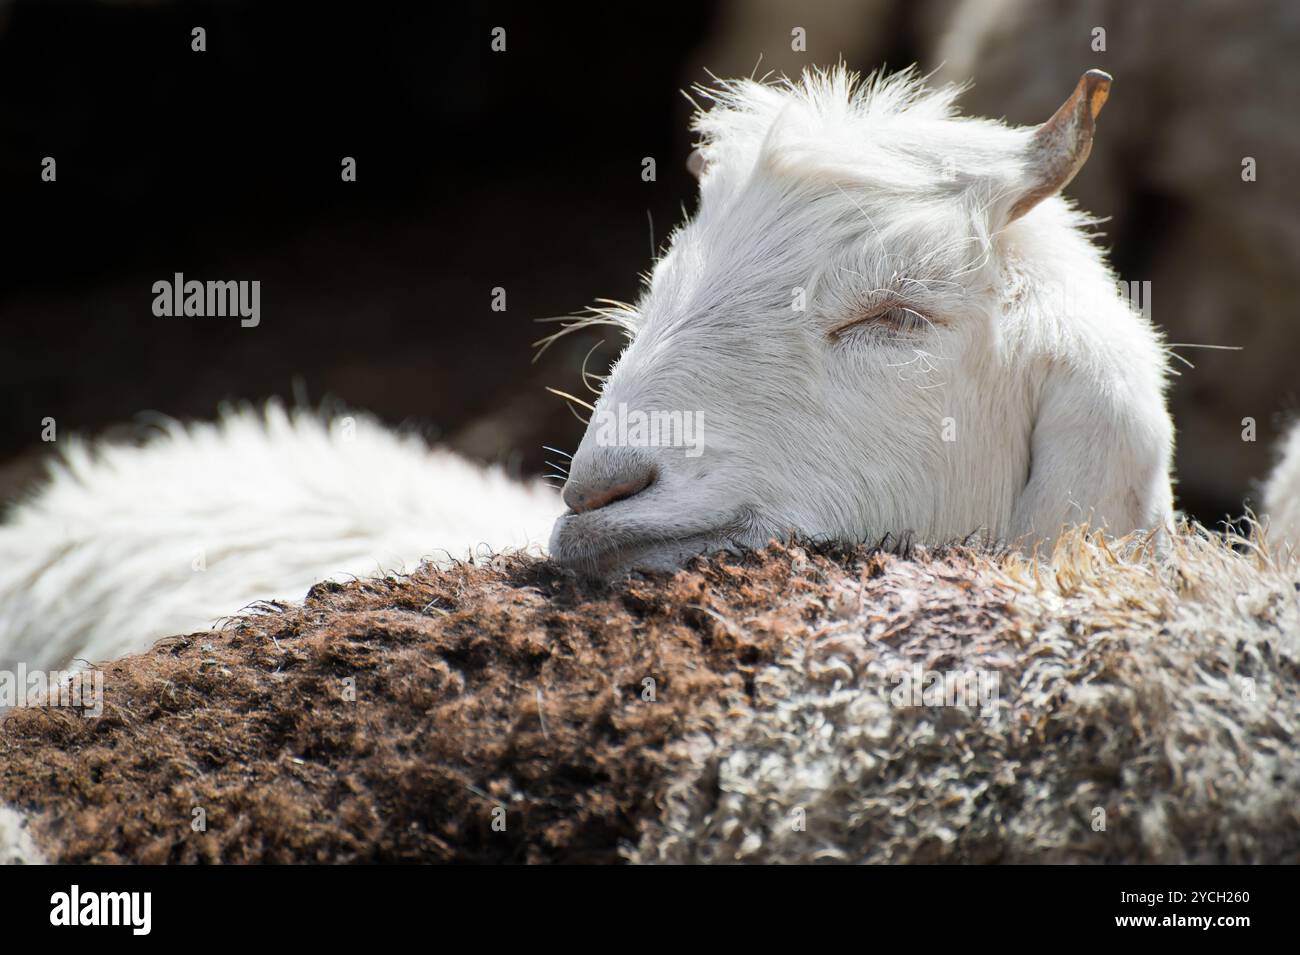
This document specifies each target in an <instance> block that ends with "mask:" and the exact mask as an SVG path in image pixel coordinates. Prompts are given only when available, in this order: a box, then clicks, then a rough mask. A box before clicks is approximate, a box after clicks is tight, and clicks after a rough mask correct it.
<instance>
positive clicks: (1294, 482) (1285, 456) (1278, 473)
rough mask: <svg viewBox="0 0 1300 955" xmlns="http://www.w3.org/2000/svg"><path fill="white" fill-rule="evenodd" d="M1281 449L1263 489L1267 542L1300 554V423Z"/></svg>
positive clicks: (1279, 548) (1293, 428) (1280, 548)
mask: <svg viewBox="0 0 1300 955" xmlns="http://www.w3.org/2000/svg"><path fill="white" fill-rule="evenodd" d="M1279 447H1280V457H1279V460H1278V462H1277V466H1276V467H1275V468H1274V469H1273V473H1272V474H1271V475H1270V476H1269V479H1268V483H1267V484H1266V485H1265V486H1264V509H1265V513H1266V514H1267V515H1268V532H1269V539H1270V540H1271V541H1273V544H1274V546H1275V547H1276V548H1277V549H1278V550H1279V551H1286V550H1288V549H1289V550H1291V551H1294V552H1295V553H1300V423H1298V424H1296V425H1293V426H1292V428H1291V431H1290V433H1289V434H1288V435H1287V436H1286V438H1285V439H1284V440H1283V442H1282V444H1281V445H1280V446H1279Z"/></svg>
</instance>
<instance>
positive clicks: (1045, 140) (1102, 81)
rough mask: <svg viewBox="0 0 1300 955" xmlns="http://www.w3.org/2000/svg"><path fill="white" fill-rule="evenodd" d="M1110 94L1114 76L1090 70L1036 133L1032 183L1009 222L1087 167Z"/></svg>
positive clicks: (1030, 156) (1030, 159) (1030, 160)
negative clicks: (1085, 164) (1099, 118)
mask: <svg viewBox="0 0 1300 955" xmlns="http://www.w3.org/2000/svg"><path fill="white" fill-rule="evenodd" d="M1109 95H1110V74H1109V73H1103V72H1102V71H1101V70H1089V71H1088V72H1087V73H1084V74H1083V76H1082V77H1080V79H1079V85H1078V86H1076V87H1075V88H1074V92H1073V93H1072V94H1070V98H1069V99H1067V100H1066V101H1065V103H1064V104H1062V106H1061V108H1060V109H1058V110H1057V111H1056V113H1055V114H1053V116H1052V118H1051V119H1049V120H1048V121H1047V122H1045V123H1043V125H1041V126H1039V127H1038V128H1037V129H1035V130H1034V132H1033V134H1032V136H1031V137H1030V140H1029V148H1028V150H1027V151H1026V154H1025V167H1026V173H1027V176H1028V180H1029V181H1028V182H1027V183H1026V184H1025V185H1026V188H1025V191H1024V192H1023V193H1022V194H1021V196H1020V198H1019V199H1017V200H1016V203H1015V205H1013V206H1012V207H1011V214H1010V216H1009V217H1008V218H1007V221H1008V222H1014V221H1015V220H1016V219H1019V218H1020V217H1021V216H1023V215H1024V214H1025V213H1026V212H1028V211H1029V210H1030V209H1032V208H1033V207H1034V206H1036V205H1038V204H1039V203H1040V202H1042V201H1043V200H1044V199H1046V198H1047V197H1048V196H1054V195H1056V194H1057V193H1058V192H1060V191H1061V190H1062V189H1064V188H1065V187H1066V186H1067V185H1069V183H1070V180H1071V179H1073V178H1074V177H1075V174H1076V173H1078V171H1079V170H1080V169H1082V168H1083V164H1084V163H1085V162H1087V161H1088V154H1089V153H1090V152H1092V133H1093V130H1094V129H1095V127H1096V121H1097V114H1098V113H1100V112H1101V108H1102V107H1103V106H1104V105H1106V98H1107V97H1108V96H1109Z"/></svg>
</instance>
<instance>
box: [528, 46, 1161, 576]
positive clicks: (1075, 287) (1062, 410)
mask: <svg viewBox="0 0 1300 955" xmlns="http://www.w3.org/2000/svg"><path fill="white" fill-rule="evenodd" d="M701 92H706V91H701ZM1066 93H1068V91H1062V98H1063V99H1064V96H1065V94H1066ZM954 94H955V91H953V90H941V91H938V92H927V91H925V90H924V88H923V87H922V86H921V85H920V83H918V81H917V80H915V79H914V78H913V77H912V76H910V75H902V76H894V77H892V78H883V79H882V78H876V79H873V80H870V81H867V82H865V83H859V82H857V80H856V78H855V77H854V76H853V75H851V74H849V73H848V72H846V71H844V70H842V69H835V70H832V71H830V72H826V73H811V74H806V75H805V76H804V77H803V78H802V79H801V80H799V81H797V82H779V83H775V84H764V83H759V82H754V81H750V80H742V81H738V82H730V83H725V84H723V85H722V86H721V88H720V89H717V90H714V91H712V92H709V93H707V95H709V96H710V97H711V98H712V99H713V101H714V102H713V103H712V107H711V108H709V109H706V110H703V111H701V112H700V113H699V114H698V115H697V117H696V120H695V128H696V130H697V131H698V132H699V134H700V136H701V139H702V154H703V158H704V171H703V173H702V177H701V183H700V199H699V207H698V211H697V212H696V214H695V215H694V216H693V217H692V218H691V219H690V220H689V221H688V222H686V223H685V224H684V225H682V226H681V227H680V228H679V229H678V230H677V231H676V232H675V233H674V234H673V235H672V237H671V240H670V243H669V246H668V249H667V251H666V252H665V254H664V255H663V257H662V258H661V259H660V260H659V261H658V262H657V263H656V264H655V267H654V269H653V272H652V274H651V275H650V277H649V280H648V283H647V286H646V288H645V290H644V294H643V295H642V297H641V300H640V302H639V303H638V304H637V305H636V307H635V314H634V316H633V318H632V320H631V321H632V324H633V327H634V332H633V337H632V340H631V343H630V344H629V346H628V347H627V349H626V351H625V352H624V353H623V355H622V356H621V358H620V359H619V361H618V362H617V364H616V366H615V367H614V368H613V370H612V373H611V375H610V377H609V380H608V382H607V383H606V385H605V387H604V389H603V393H602V394H601V396H600V399H599V401H598V402H597V406H596V407H597V410H598V411H599V410H601V409H604V408H614V407H617V406H618V404H620V403H626V404H627V405H628V406H629V407H631V408H641V409H646V410H651V409H678V410H682V411H691V412H695V413H697V414H700V415H702V417H703V421H704V435H705V447H704V453H703V454H702V455H700V456H698V457H687V456H686V455H685V454H684V452H683V450H682V449H680V448H665V447H651V448H627V447H602V446H599V445H598V444H597V442H596V439H595V434H594V431H593V430H592V429H589V430H588V432H587V434H586V436H585V437H584V439H583V441H582V444H581V446H580V447H579V449H578V451H577V452H576V454H575V456H574V459H573V465H572V470H571V472H570V474H571V478H570V484H571V487H572V488H573V489H575V490H580V489H582V488H590V487H599V486H601V485H602V484H606V483H609V482H610V481H611V480H613V479H614V478H615V477H617V476H618V475H619V474H620V473H623V472H625V471H627V469H628V467H629V461H630V460H631V459H632V458H633V457H636V456H641V458H642V460H643V461H646V462H648V463H649V467H650V468H651V469H652V471H653V472H654V473H655V475H656V478H655V480H654V483H653V484H651V486H650V487H649V488H648V489H646V490H645V491H643V492H641V493H640V494H637V495H635V496H632V497H629V498H627V499H624V500H620V501H617V502H616V503H613V504H609V505H607V506H605V507H601V508H598V509H594V510H588V511H585V512H583V513H576V514H569V515H566V516H565V517H563V518H561V520H560V521H559V522H557V525H556V527H555V530H554V531H553V533H552V538H551V548H552V552H553V554H554V555H555V556H556V557H557V558H559V559H560V560H561V561H563V562H565V563H569V564H572V565H574V566H576V567H580V568H583V569H586V570H591V571H597V572H601V571H604V572H609V571H612V570H617V569H620V568H622V567H626V566H630V565H639V566H662V565H671V564H674V563H677V562H679V561H680V560H681V559H682V557H683V556H685V555H686V554H688V553H692V552H695V551H698V550H705V549H711V548H716V547H720V546H724V545H727V544H732V543H734V544H748V545H758V544H762V543H764V542H766V541H767V540H768V539H769V538H771V537H774V536H775V537H784V536H786V535H788V534H791V533H797V534H799V535H802V536H805V537H811V538H831V539H837V540H845V541H872V540H878V539H881V538H883V537H885V536H887V535H892V536H893V537H894V538H895V539H897V538H900V537H905V536H906V537H910V538H911V539H913V540H917V541H921V542H935V543H937V542H944V541H950V540H954V539H963V538H967V537H969V536H971V535H980V536H982V537H984V538H987V539H993V540H998V541H1005V542H1012V543H1020V544H1022V545H1030V544H1032V543H1033V542H1034V541H1035V540H1037V539H1050V538H1052V537H1054V536H1055V535H1056V534H1057V533H1058V531H1059V529H1060V528H1061V527H1062V525H1063V524H1067V523H1077V522H1082V521H1089V522H1091V524H1092V525H1093V526H1104V527H1105V528H1107V529H1108V530H1109V531H1111V532H1112V533H1116V534H1124V533H1128V532H1130V531H1133V530H1137V529H1156V528H1161V527H1163V526H1166V525H1167V522H1168V521H1169V519H1170V516H1171V490H1170V476H1169V463H1170V454H1171V447H1172V440H1173V437H1172V426H1171V424H1170V420H1169V416H1168V413H1167V412H1166V409H1165V400H1164V388H1165V376H1166V368H1165V354H1164V351H1163V348H1162V344H1161V341H1160V337H1159V335H1158V333H1157V332H1156V331H1155V330H1154V329H1153V328H1152V327H1151V325H1150V324H1149V323H1148V322H1147V321H1146V319H1144V318H1143V317H1142V316H1141V315H1139V314H1137V313H1135V312H1134V311H1133V310H1132V309H1130V307H1129V306H1128V304H1127V303H1126V301H1125V300H1124V299H1123V298H1121V297H1120V296H1119V295H1118V293H1117V290H1116V278H1115V276H1114V274H1113V273H1112V272H1111V271H1110V269H1109V268H1108V267H1107V265H1106V264H1105V262H1104V260H1103V256H1102V253H1101V251H1100V250H1099V249H1098V247H1097V246H1096V245H1095V244H1094V242H1093V240H1092V239H1091V238H1090V236H1089V234H1088V225H1089V223H1088V220H1087V219H1086V217H1085V216H1083V215H1082V214H1081V213H1079V212H1077V211H1075V210H1074V209H1073V208H1072V207H1071V206H1070V205H1069V204H1068V203H1067V202H1066V201H1065V200H1064V199H1062V198H1059V197H1052V198H1049V199H1047V200H1045V201H1043V202H1042V203H1040V204H1039V205H1038V206H1037V207H1035V208H1033V209H1032V211H1030V212H1029V213H1028V214H1027V215H1025V216H1023V218H1020V219H1018V220H1016V221H1014V222H1010V223H1008V221H1007V220H1008V212H1009V210H1010V208H1011V206H1012V205H1013V204H1014V203H1015V201H1016V200H1017V199H1018V198H1019V197H1020V196H1021V195H1023V194H1024V193H1025V191H1026V190H1027V188H1028V183H1030V182H1031V180H1032V176H1033V174H1034V170H1033V169H1031V168H1028V167H1027V159H1026V156H1027V152H1028V151H1027V150H1026V144H1027V142H1028V139H1029V135H1030V131H1029V130H1026V129H1016V128H1011V127H1007V126H1005V125H1003V124H1001V123H997V122H992V121H988V120H978V119H965V118H957V117H955V116H954V115H953V110H952V105H951V104H952V99H953V96H954ZM1044 118H1046V117H1044ZM1100 125H1101V126H1102V127H1103V128H1102V129H1100V130H1099V132H1098V135H1104V132H1105V130H1104V120H1103V122H1102V123H1101V124H1100ZM798 289H803V290H804V291H805V298H806V303H805V304H806V308H805V310H803V311H798V310H796V309H795V308H794V307H792V306H793V304H794V302H795V300H796V296H797V294H798V293H797V290H798ZM888 296H895V297H897V299H899V300H900V301H902V302H904V303H905V305H906V306H907V307H908V309H909V310H910V311H909V312H907V316H908V321H907V322H906V323H904V325H903V326H900V327H882V326H881V325H879V324H870V323H869V324H867V325H865V326H861V327H858V328H856V329H852V330H850V331H849V332H848V333H846V334H845V335H844V336H842V337H840V338H839V339H838V340H832V339H831V338H830V337H829V336H828V333H829V332H830V330H831V329H834V328H836V327H838V326H842V325H843V324H844V323H845V322H846V321H848V320H851V319H852V318H853V317H855V316H857V315H863V314H867V315H869V314H872V313H873V312H874V311H875V310H877V306H878V305H879V304H880V303H881V302H882V301H884V300H885V298H886V297H888ZM945 438H951V440H945Z"/></svg>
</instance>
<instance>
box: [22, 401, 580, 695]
mask: <svg viewBox="0 0 1300 955" xmlns="http://www.w3.org/2000/svg"><path fill="white" fill-rule="evenodd" d="M560 510H561V506H560V504H559V501H558V499H557V497H556V495H555V493H554V492H553V491H551V490H550V489H549V488H547V487H545V486H543V485H541V484H528V485H525V484H521V483H519V482H517V481H514V480H512V479H510V478H509V477H507V476H506V475H505V474H504V473H503V472H502V471H500V470H499V469H497V468H484V467H480V466H477V465H474V464H471V463H470V462H468V461H466V460H464V459H463V458H461V457H458V456H457V455H455V454H452V453H451V452H448V451H445V450H434V449H430V448H429V446H428V445H427V444H426V443H425V442H424V441H423V440H422V439H421V438H419V437H417V436H415V435H398V434H396V433H394V432H392V431H390V430H388V429H386V428H384V427H382V426H381V425H380V424H379V423H378V422H376V421H374V420H373V419H371V418H368V417H364V416H355V417H352V418H351V419H339V420H335V421H334V422H333V423H332V424H328V423H326V422H324V421H323V420H322V419H321V418H320V417H318V416H316V415H313V414H309V413H305V412H297V413H293V414H289V413H287V412H286V411H285V410H284V409H283V408H281V407H279V406H277V405H270V406H268V407H267V408H266V409H265V411H264V412H261V413H259V412H255V411H253V410H251V409H247V408H244V409H240V410H230V411H227V412H226V413H224V414H223V415H222V416H221V418H220V420H219V421H218V422H216V423H215V424H212V423H202V424H193V425H190V426H188V427H185V426H182V425H180V424H179V423H171V424H168V425H166V426H165V427H164V428H163V429H162V430H161V431H160V432H159V433H158V434H157V435H155V436H154V437H153V438H151V439H150V440H149V441H148V442H147V443H145V444H144V445H143V446H142V447H130V446H110V445H101V446H98V447H92V446H90V445H87V444H85V443H83V442H79V441H74V442H72V443H71V444H70V445H69V446H68V447H67V448H65V449H64V450H63V453H62V455H61V457H60V458H59V459H58V460H57V461H56V462H55V463H54V464H53V465H52V473H51V476H50V481H49V483H48V484H47V485H46V486H45V487H44V488H43V489H42V490H41V491H40V492H39V493H37V495H36V496H35V497H33V498H32V499H31V500H29V501H27V502H26V503H24V504H23V505H22V506H20V507H18V508H17V509H16V511H15V513H14V514H13V515H12V518H11V520H10V521H9V522H8V523H7V524H6V525H5V526H3V527H0V669H12V668H13V667H14V666H15V665H16V664H17V663H18V662H20V661H21V662H24V663H25V664H26V665H27V667H28V668H29V669H37V668H39V669H51V668H58V667H62V666H63V665H64V664H66V663H68V662H69V661H71V660H74V659H82V660H86V661H91V662H97V661H101V660H106V659H110V658H112V657H116V656H119V655H121V654H123V653H127V652H130V651H134V650H139V649H142V648H144V647H147V646H148V645H149V644H150V643H151V642H152V641H154V640H156V639H157V638H159V637H163V636H168V635H171V634H177V633H188V632H191V631H195V630H201V629H205V628H207V627H209V626H211V625H212V624H213V623H214V621H216V620H217V619H218V618H220V617H222V616H224V615H227V614H233V613H235V612H237V611H239V610H240V609H241V608H243V607H245V606H246V605H248V604H250V603H252V602H253V601H257V600H270V599H284V600H290V599H293V600H296V599H301V598H302V597H303V596H304V594H306V592H307V589H308V588H309V587H311V585H312V584H314V583H316V582H317V581H319V580H323V579H326V578H334V579H337V578H346V577H350V576H353V575H356V576H363V577H370V576H376V575H383V574H385V573H389V572H400V571H403V570H406V571H409V570H413V569H414V568H415V567H416V566H417V565H418V564H419V562H420V560H421V559H426V558H427V559H429V560H432V561H434V562H436V563H440V564H445V563H446V562H448V561H449V560H450V559H452V558H461V559H464V558H467V557H471V556H475V555H479V556H481V555H483V554H485V553H488V552H490V551H493V550H504V549H510V548H523V547H526V546H527V545H528V544H530V543H533V542H536V541H541V540H544V539H545V535H546V531H547V529H548V528H549V526H550V523H551V521H552V520H554V518H555V516H556V514H557V513H559V511H560Z"/></svg>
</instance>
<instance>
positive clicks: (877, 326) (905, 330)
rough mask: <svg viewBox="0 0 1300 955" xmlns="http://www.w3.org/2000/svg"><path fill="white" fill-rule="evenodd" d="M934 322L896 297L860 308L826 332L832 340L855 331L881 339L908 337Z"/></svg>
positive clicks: (909, 338)
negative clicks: (893, 299) (858, 311)
mask: <svg viewBox="0 0 1300 955" xmlns="http://www.w3.org/2000/svg"><path fill="white" fill-rule="evenodd" d="M936 324H939V323H937V322H935V321H934V319H932V318H931V317H930V316H928V315H926V314H925V313H923V312H921V311H920V310H919V309H916V308H914V307H912V306H911V305H907V304H905V303H902V302H898V301H889V302H884V303H881V304H879V305H874V306H871V307H868V308H866V309H864V310H863V311H862V312H860V313H858V314H856V315H854V316H853V317H852V318H851V319H849V320H848V321H845V322H841V323H840V324H838V325H836V326H835V327H834V328H832V329H831V330H830V331H829V332H827V333H826V337H827V338H828V339H830V341H832V342H841V341H844V340H846V339H848V338H852V337H855V336H856V335H858V334H859V333H865V334H868V335H871V336H872V337H873V338H876V339H882V340H885V341H899V340H905V341H910V340H913V339H915V338H916V337H917V336H919V335H920V334H922V333H923V332H925V331H926V330H927V329H930V328H933V327H934V326H935V325H936Z"/></svg>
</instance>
